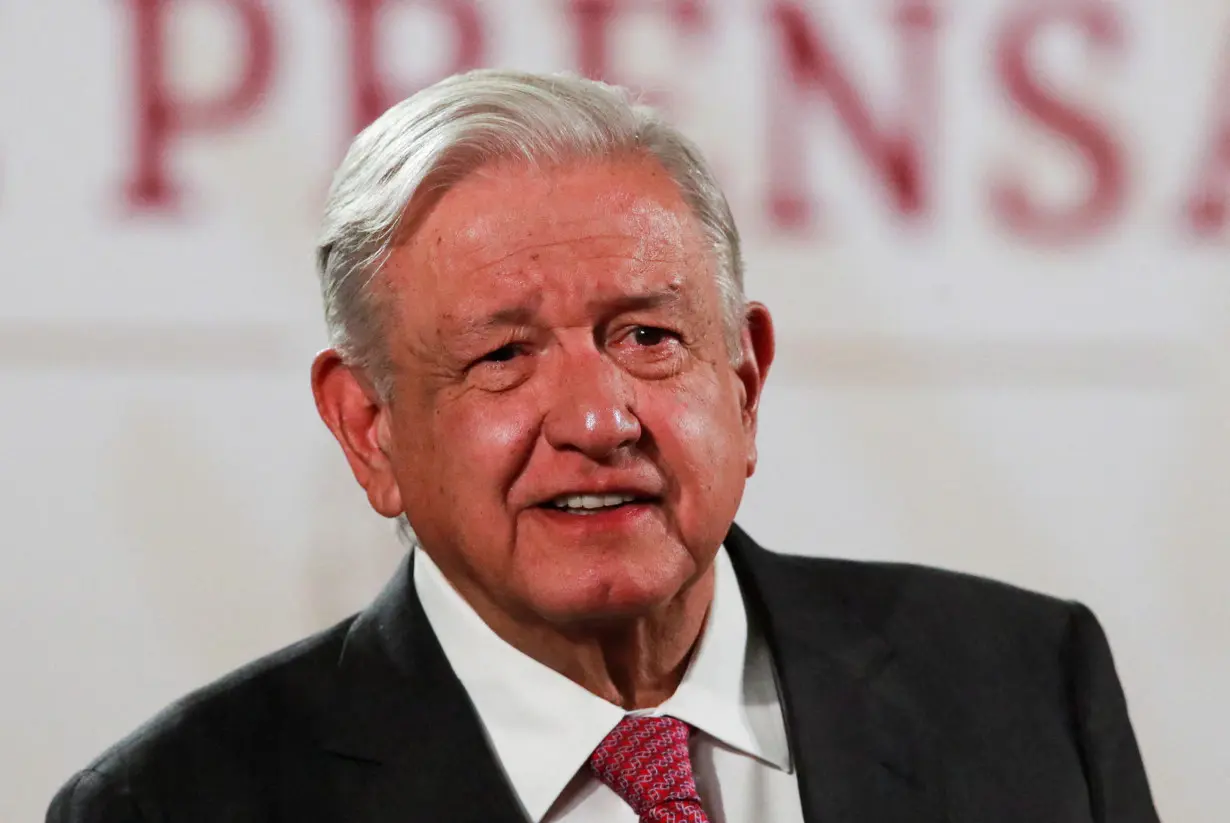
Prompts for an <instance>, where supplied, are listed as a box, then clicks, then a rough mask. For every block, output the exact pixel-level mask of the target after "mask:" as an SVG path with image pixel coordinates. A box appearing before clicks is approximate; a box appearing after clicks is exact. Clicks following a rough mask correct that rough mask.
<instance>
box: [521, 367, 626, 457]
mask: <svg viewBox="0 0 1230 823" xmlns="http://www.w3.org/2000/svg"><path fill="white" fill-rule="evenodd" d="M560 357H561V361H562V362H560V363H559V369H558V372H557V373H556V375H555V376H554V377H555V379H554V380H552V381H551V383H550V386H549V387H548V388H547V392H548V393H549V395H548V397H547V398H546V400H547V413H546V415H545V418H544V420H543V432H544V435H545V437H546V439H547V442H548V443H550V444H551V446H552V447H553V448H556V449H559V450H561V451H569V450H572V451H579V452H581V453H582V454H584V455H585V456H587V457H589V458H590V459H591V460H603V459H606V458H609V457H610V456H611V455H613V454H614V453H615V452H617V451H619V450H620V449H622V448H624V447H626V446H631V445H633V444H635V443H636V442H637V441H638V440H640V438H641V423H640V421H639V420H638V419H637V418H636V415H635V414H633V413H632V409H631V400H632V388H631V386H630V385H629V382H628V376H627V375H626V374H625V373H624V372H623V371H622V370H621V369H620V368H619V367H618V366H617V365H616V364H614V363H612V362H611V361H610V360H608V359H607V358H606V357H603V356H602V354H601V353H599V352H596V351H593V350H592V349H590V350H588V351H582V352H569V353H561V355H560Z"/></svg>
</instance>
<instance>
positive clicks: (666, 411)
mask: <svg viewBox="0 0 1230 823" xmlns="http://www.w3.org/2000/svg"><path fill="white" fill-rule="evenodd" d="M647 408H648V409H651V411H650V412H649V413H648V415H647V416H649V417H650V418H651V420H650V422H649V425H650V429H651V431H652V432H653V435H654V439H655V442H656V443H657V444H658V447H659V450H660V452H661V458H662V460H663V462H664V463H665V464H666V465H665V468H666V469H667V470H668V471H669V472H670V473H671V474H672V475H673V476H674V478H675V480H676V482H678V483H679V484H680V486H681V488H680V491H681V492H682V493H683V494H684V495H685V496H690V495H691V494H695V493H697V492H701V493H702V494H705V495H706V496H707V495H708V494H709V493H711V492H713V491H716V490H718V488H719V487H721V486H723V485H724V484H727V483H729V482H730V481H731V479H734V478H737V479H738V480H739V481H740V482H741V480H742V479H743V477H744V474H745V464H746V460H745V453H746V446H745V442H744V432H743V426H742V420H741V417H740V415H739V410H738V402H737V399H736V398H735V397H733V396H731V395H730V393H729V392H727V391H725V387H724V386H723V385H722V383H721V381H719V380H712V381H710V382H707V383H705V384H702V385H696V386H687V387H682V388H678V389H676V390H673V391H670V392H665V393H663V394H661V395H659V396H656V397H654V398H653V399H652V400H650V401H649V402H648V403H647Z"/></svg>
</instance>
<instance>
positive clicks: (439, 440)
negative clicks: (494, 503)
mask: <svg viewBox="0 0 1230 823" xmlns="http://www.w3.org/2000/svg"><path fill="white" fill-rule="evenodd" d="M537 418H538V415H537V414H536V413H535V412H534V410H533V408H532V405H531V404H525V403H518V402H516V401H515V400H513V399H511V398H507V397H503V396H499V397H490V396H484V397H476V398H474V399H473V400H472V401H471V400H468V399H467V402H460V403H456V404H452V405H450V406H448V407H444V408H441V409H439V410H438V411H437V413H436V425H435V426H434V427H433V429H434V432H433V437H432V441H433V444H432V445H433V448H434V450H435V451H436V452H437V460H436V461H435V462H436V464H437V465H436V468H437V470H438V472H439V474H438V476H439V477H448V478H450V479H451V481H452V482H451V484H450V485H452V486H453V489H452V490H453V491H454V492H455V493H460V494H462V495H474V494H477V495H479V496H481V497H483V498H489V497H490V493H491V491H492V490H497V491H502V490H504V489H506V488H507V487H508V485H509V484H510V483H511V482H512V480H513V479H514V478H515V477H516V474H517V472H518V471H519V469H520V467H521V465H522V463H523V461H524V459H525V457H526V455H527V454H528V453H529V450H530V449H531V448H532V446H533V443H534V439H535V437H536V436H537V431H538V423H537ZM472 499H473V498H472ZM462 502H463V503H464V501H462Z"/></svg>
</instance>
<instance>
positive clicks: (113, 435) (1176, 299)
mask: <svg viewBox="0 0 1230 823" xmlns="http://www.w3.org/2000/svg"><path fill="white" fill-rule="evenodd" d="M903 8H904V9H905V12H904V13H903ZM159 9H165V10H166V11H167V13H166V14H165V15H161V16H160V13H159ZM604 15H606V16H604ZM367 20H369V21H370V22H371V24H372V25H371V26H370V27H368V26H367V25H365V23H364V21H367ZM604 21H605V22H604ZM608 24H609V25H608ZM369 35H370V36H369ZM153 46H160V47H161V52H160V56H159V51H158V50H157V49H154V48H153ZM151 55H152V56H151ZM155 58H156V59H155ZM158 60H160V61H161V62H157V61H158ZM476 63H481V64H490V65H502V66H516V67H522V68H529V69H559V68H573V69H586V70H588V71H603V72H604V73H606V76H608V77H611V78H612V79H616V80H620V81H624V82H628V83H634V84H636V85H637V86H638V87H640V88H642V89H644V90H646V92H647V93H649V94H650V95H651V97H652V99H654V100H658V101H661V102H662V103H664V104H666V105H669V107H670V111H671V112H672V114H673V116H675V117H676V118H677V119H678V121H679V122H680V123H681V124H682V125H683V126H684V127H685V128H686V130H687V131H688V132H689V133H690V134H692V135H693V136H695V137H696V138H697V139H698V141H699V142H700V143H701V144H702V145H703V147H704V148H705V149H706V151H707V152H709V153H710V155H711V156H712V157H713V158H714V161H715V163H716V165H717V166H718V168H719V169H720V172H721V175H722V177H723V179H724V181H725V184H726V185H727V187H728V190H729V193H730V195H731V198H732V202H733V204H734V206H735V209H736V212H737V214H738V216H739V219H740V221H741V225H742V227H743V230H744V233H745V237H746V243H747V259H748V290H749V293H750V295H751V296H752V297H754V298H757V299H761V300H764V301H765V302H767V303H768V304H769V306H770V308H771V309H772V310H773V311H774V312H775V316H776V319H777V322H778V327H779V331H780V335H781V341H780V355H779V357H780V360H779V363H778V365H777V366H776V367H775V369H774V371H773V373H772V374H771V376H770V384H769V388H768V393H767V395H766V400H765V406H764V419H763V428H762V435H761V442H762V460H761V470H760V472H759V474H758V475H757V476H756V477H755V478H754V479H753V481H752V483H751V486H750V489H749V493H748V496H747V499H746V501H745V504H744V507H743V510H742V512H741V514H740V521H741V522H742V523H743V524H744V525H745V526H746V527H748V528H749V530H750V531H751V533H752V534H753V535H754V536H756V537H757V538H758V539H759V540H761V541H762V542H764V543H766V544H767V545H769V546H771V547H773V548H776V549H779V550H783V551H789V552H799V553H807V554H825V555H838V556H848V557H857V558H877V559H879V558H888V559H897V560H907V561H914V562H921V563H929V564H934V565H940V566H946V567H951V568H957V569H962V570H966V571H972V572H976V573H982V574H987V575H991V576H995V577H999V578H1002V579H1006V580H1008V581H1011V582H1014V583H1017V584H1020V585H1023V586H1027V587H1031V588H1036V589H1041V590H1044V591H1047V592H1051V593H1054V594H1057V595H1061V596H1064V597H1072V598H1078V599H1080V600H1083V601H1084V602H1086V603H1088V604H1089V605H1090V606H1091V607H1092V608H1093V609H1094V610H1095V611H1096V612H1097V613H1098V615H1099V616H1100V617H1101V619H1102V621H1103V623H1104V624H1105V626H1106V628H1107V631H1108V633H1109V635H1110V638H1111V643H1112V646H1113V648H1114V650H1115V653H1116V658H1117V662H1118V666H1119V670H1120V674H1121V677H1122V679H1123V681H1124V684H1125V688H1126V691H1127V694H1128V698H1129V702H1130V706H1131V710H1132V714H1133V718H1134V720H1135V724H1136V728H1137V733H1138V736H1139V738H1140V741H1141V745H1142V748H1143V750H1144V754H1145V759H1146V764H1147V767H1148V770H1149V773H1150V776H1151V778H1152V781H1153V785H1154V789H1155V793H1156V797H1157V800H1158V805H1159V807H1160V809H1161V812H1162V814H1163V816H1164V818H1165V819H1167V820H1171V821H1185V823H1221V821H1223V820H1224V819H1225V816H1226V815H1225V809H1226V808H1227V807H1228V805H1230V798H1228V797H1227V793H1226V789H1225V782H1226V778H1228V777H1230V745H1227V742H1226V735H1227V733H1228V732H1230V708H1227V707H1228V706H1230V703H1228V702H1227V700H1226V696H1227V695H1230V640H1228V639H1227V638H1228V637H1230V596H1228V594H1227V592H1228V584H1227V580H1228V579H1230V560H1228V559H1227V547H1228V546H1230V539H1228V538H1230V509H1227V508H1225V507H1224V506H1223V504H1224V503H1225V501H1226V500H1227V499H1230V357H1227V354H1228V353H1230V352H1228V349H1227V343H1230V225H1227V223H1226V221H1225V209H1224V204H1225V201H1224V194H1225V192H1226V191H1227V189H1228V188H1230V6H1227V4H1226V3H1225V2H1224V0H1169V1H1168V2H1166V3H1161V2H1155V1H1151V0H1134V1H1133V2H1126V1H1125V2H1119V3H1116V2H1112V0H1055V1H1054V2H1041V1H1040V0H1019V2H1009V0H949V1H948V2H943V3H941V2H939V0H934V2H924V0H911V1H910V2H889V0H825V2H811V3H793V2H776V1H775V0H730V1H729V2H716V0H714V1H713V2H708V3H705V2H700V0H693V2H682V3H681V2H676V0H663V1H662V2H657V1H656V0H653V1H651V0H642V1H641V2H614V0H611V2H592V0H590V1H587V0H576V1H575V2H574V1H573V0H501V1H500V2H495V0H489V2H482V1H481V0H474V2H468V1H467V0H439V1H438V2H429V1H428V0H417V1H412V0H389V1H388V2H387V3H383V4H382V3H380V2H376V0H293V1H292V0H278V2H274V0H267V2H258V0H225V1H224V0H176V2H170V0H166V2H163V0H127V2H121V0H111V1H110V2H105V3H97V2H84V1H83V0H78V2H70V0H39V2H34V0H10V2H8V3H4V4H3V6H0V110H2V111H3V112H4V116H3V121H0V250H2V252H0V271H2V273H3V281H2V282H3V299H2V300H0V381H2V382H0V392H2V394H0V398H2V399H3V401H4V402H3V411H2V412H0V415H2V416H0V421H2V425H0V483H2V484H3V487H2V492H3V493H2V494H0V524H2V529H3V530H2V531H0V645H2V647H3V649H4V652H5V653H4V660H5V663H4V669H3V673H2V676H0V684H2V685H0V775H2V776H0V819H2V820H5V821H23V820H35V819H40V818H41V815H42V813H43V809H44V808H45V805H46V803H47V801H48V800H49V799H50V796H51V794H52V793H53V791H54V790H55V788H56V787H57V786H58V785H59V784H60V783H61V782H62V781H63V780H64V779H65V778H66V777H67V776H68V774H69V773H70V772H71V771H72V770H73V769H75V768H77V767H80V766H81V765H84V764H85V763H86V762H87V761H88V760H89V759H91V758H92V757H93V756H94V755H96V754H97V753H98V752H99V751H101V749H102V748H104V747H105V746H106V745H108V744H109V743H111V742H113V741H114V740H115V739H117V738H118V737H119V736H121V735H122V734H123V733H125V732H127V731H128V730H130V729H131V728H133V727H134V726H135V725H136V724H138V723H139V722H140V721H142V720H143V719H145V718H146V717H148V716H149V715H150V714H151V713H153V712H154V711H156V710H157V709H158V708H159V707H161V706H162V705H164V704H165V703H166V702H168V701H170V700H171V699H173V698H175V697H177V696H178V695H180V694H182V693H184V692H185V691H187V690H188V689H190V688H192V687H194V686H196V685H199V684H201V683H203V682H205V681H207V680H209V679H212V678H214V677H216V676H218V675H220V674H222V673H223V672H225V671H227V670H229V669H231V668H233V667H235V666H237V665H239V664H241V663H243V662H245V661H246V660H248V659H251V658H252V657H255V656H257V655H259V654H261V653H263V652H266V651H269V650H271V649H273V648H275V647H277V646H279V645H282V644H284V643H287V642H290V641H292V640H294V639H296V638H298V637H300V636H302V635H304V634H306V633H308V632H310V631H313V630H315V629H318V628H321V627H323V626H325V625H327V624H329V623H331V622H332V621H334V620H336V619H339V618H341V617H342V616H344V615H345V614H347V613H349V612H351V611H353V610H355V609H358V608H360V607H361V606H362V605H363V604H364V602H365V601H366V600H367V599H368V598H369V597H370V596H371V595H373V594H374V592H375V591H376V590H377V588H378V587H379V585H380V584H381V582H382V581H383V579H384V577H385V576H386V575H387V574H388V572H389V571H390V569H391V568H392V566H393V564H394V563H395V562H396V559H397V557H398V555H399V551H400V550H399V548H398V547H397V546H396V544H395V541H394V540H393V538H392V533H391V530H390V528H389V526H388V524H386V523H385V522H384V521H381V520H379V518H377V517H376V516H375V515H373V514H371V513H370V512H368V511H367V510H366V509H365V504H364V501H363V499H362V498H361V496H360V494H359V492H358V490H357V489H356V488H355V487H354V484H353V482H352V481H351V479H350V477H349V475H348V472H347V469H346V467H345V465H344V463H343V461H342V459H341V456H340V454H339V453H338V450H337V449H336V448H335V446H334V444H333V443H332V442H331V441H330V439H329V437H328V435H327V433H326V431H325V429H324V427H323V426H322V425H321V424H320V423H319V421H318V420H317V419H316V417H315V413H314V410H313V407H312V402H311V398H310V395H309V391H308V381H307V367H308V363H309V361H310V359H311V356H312V355H313V354H314V352H315V350H316V349H317V348H318V347H320V346H321V345H322V344H323V339H324V337H323V324H322V322H321V319H320V311H319V307H318V297H317V293H316V285H315V282H314V276H313V272H312V268H311V250H312V240H313V235H314V231H315V224H316V219H317V215H318V211H319V206H320V203H321V200H322V196H323V193H324V188H325V186H326V184H327V180H328V176H329V174H330V172H331V169H332V166H333V164H334V163H335V162H336V161H337V160H338V159H339V158H340V154H341V152H342V150H343V149H344V146H345V144H346V142H347V141H348V137H349V135H350V134H352V133H353V131H354V129H355V127H356V126H357V125H358V123H359V122H361V121H362V120H363V119H365V117H366V116H367V115H368V113H369V112H370V111H371V110H372V107H373V106H374V105H376V104H378V103H379V102H380V101H379V92H380V87H381V86H383V94H384V95H386V97H387V99H389V100H392V99H395V98H396V97H398V96H400V93H403V92H405V91H408V90H410V89H412V88H413V87H415V86H416V85H419V84H421V83H422V82H424V81H426V80H430V79H432V78H433V77H435V76H439V75H440V74H441V73H442V72H446V71H447V70H448V68H449V67H451V66H454V65H467V64H476ZM373 78H374V82H368V81H372V80H373ZM364 89H365V90H366V91H365V92H363V93H365V94H366V95H367V96H366V97H364V96H363V94H362V93H360V92H362V91H363V90H364ZM363 100H367V102H366V103H364V102H363ZM210 101H214V102H213V103H211V102H210ZM160 105H164V108H163V109H159V108H158V107H159V106H160ZM164 115H165V116H164ZM159 117H162V118H163V119H161V120H160V119H159ZM160 124H162V125H160ZM166 124H171V128H170V130H169V131H167V130H165V129H164V128H163V127H164V126H165V125H166ZM1219 134H1220V135H1221V137H1220V138H1219V137H1218V135H1219ZM142 135H144V139H145V142H144V143H142V139H141V138H142ZM1219 140H1220V144H1219ZM142 146H144V148H142ZM1219 146H1220V147H1219ZM1219 152H1220V154H1219ZM160 183H161V184H166V185H167V186H173V187H175V189H176V195H175V197H174V198H172V197H171V196H170V195H169V194H168V193H167V192H168V191H169V190H170V189H169V188H164V189H160V188H159V186H158V184H160ZM138 184H139V185H138ZM1013 187H1016V188H1017V189H1018V190H1019V193H1020V195H1021V197H1022V198H1023V199H1024V200H1026V201H1028V202H1026V203H1025V204H1024V205H1023V206H1021V208H1014V207H1013V206H1012V203H1011V202H1010V201H1011V199H1012V198H1011V197H1009V198H1007V200H1005V198H1003V197H1001V196H1000V195H997V194H996V192H997V191H998V192H1000V194H1002V193H1003V192H1004V191H1007V190H1011V189H1012V188H1013ZM1219 196H1221V197H1222V199H1220V200H1219ZM1202 198H1203V199H1202ZM1005 202H1007V203H1008V205H1007V206H1005ZM1219 202H1220V203H1221V206H1222V208H1221V210H1220V211H1219V209H1218V204H1219ZM807 204H810V210H809V211H808V210H806V209H803V208H802V206H804V205H807ZM1030 204H1032V205H1030ZM1202 204H1203V205H1202ZM1017 205H1021V204H1017ZM808 214H809V215H810V220H805V219H802V218H803V217H805V216H806V215H808ZM1031 214H1032V215H1034V216H1033V217H1031V216H1030V215H1031Z"/></svg>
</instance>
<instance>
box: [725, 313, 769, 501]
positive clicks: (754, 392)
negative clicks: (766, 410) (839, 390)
mask: <svg viewBox="0 0 1230 823" xmlns="http://www.w3.org/2000/svg"><path fill="white" fill-rule="evenodd" d="M744 317H745V321H744V324H743V330H742V332H741V334H740V341H739V343H740V346H741V347H742V359H741V362H740V363H739V366H738V368H737V369H735V372H736V373H737V374H738V376H739V382H740V383H741V384H742V387H743V392H742V393H743V433H744V437H745V438H746V441H747V475H748V477H751V476H752V473H753V472H755V471H756V459H757V452H756V425H757V420H758V418H759V415H760V396H761V394H762V393H763V391H764V381H765V378H767V377H768V376H769V367H770V366H772V365H773V355H774V352H775V351H776V346H777V342H776V339H775V338H774V334H773V318H772V316H771V315H770V314H769V309H768V308H767V307H766V306H765V305H764V304H763V303H757V302H752V303H749V304H748V307H747V313H746V314H745V315H744Z"/></svg>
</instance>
